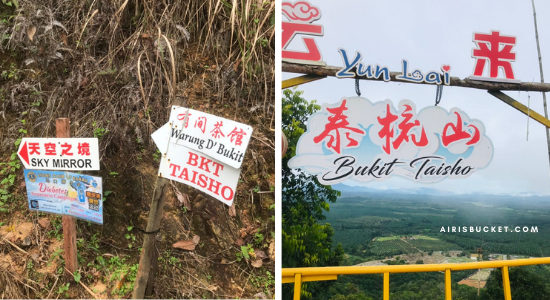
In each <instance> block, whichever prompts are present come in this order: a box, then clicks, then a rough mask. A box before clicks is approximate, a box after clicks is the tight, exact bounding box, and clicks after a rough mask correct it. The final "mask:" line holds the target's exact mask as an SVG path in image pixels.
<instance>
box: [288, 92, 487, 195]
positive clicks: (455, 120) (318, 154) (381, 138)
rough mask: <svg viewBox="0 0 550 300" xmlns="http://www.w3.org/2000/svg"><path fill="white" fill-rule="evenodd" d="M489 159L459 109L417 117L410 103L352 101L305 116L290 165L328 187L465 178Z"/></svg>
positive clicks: (480, 132)
mask: <svg viewBox="0 0 550 300" xmlns="http://www.w3.org/2000/svg"><path fill="white" fill-rule="evenodd" d="M492 157H493V144H492V143H491V140H490V139H489V138H488V137H487V136H486V134H485V127H484V126H483V123H481V121H479V120H476V119H470V118H469V117H468V115H466V113H465V112H463V111H461V110H460V109H458V108H453V109H451V110H450V111H447V110H446V109H444V108H441V107H436V106H431V107H426V108H424V109H422V110H420V111H419V112H418V113H417V111H416V106H415V104H414V103H413V102H412V101H410V100H402V101H401V102H399V105H398V108H397V109H396V108H394V107H393V103H392V102H391V101H390V100H386V101H382V102H376V103H371V102H370V101H369V100H367V99H365V98H360V97H351V98H346V99H343V100H342V101H340V102H339V103H338V104H332V105H330V106H329V105H324V106H323V108H322V109H321V111H320V112H319V113H316V114H314V115H312V116H311V117H310V118H309V121H308V130H307V132H306V133H305V134H303V135H302V137H301V138H300V140H299V141H298V146H297V149H296V156H295V157H293V158H292V159H291V160H290V161H289V166H290V167H292V168H301V169H303V170H305V171H306V172H308V173H310V174H315V175H317V178H318V179H319V182H321V183H322V184H326V185H331V184H336V183H340V182H343V181H346V180H353V181H355V182H359V183H366V182H369V181H372V180H376V181H381V180H385V179H387V178H390V177H392V176H400V177H404V178H407V179H410V180H413V181H416V182H422V183H434V182H438V181H441V180H443V179H445V178H451V179H458V178H466V177H469V176H470V175H472V174H473V173H474V172H476V171H477V170H479V169H482V168H485V167H486V166H487V165H488V164H489V163H490V162H491V159H492Z"/></svg>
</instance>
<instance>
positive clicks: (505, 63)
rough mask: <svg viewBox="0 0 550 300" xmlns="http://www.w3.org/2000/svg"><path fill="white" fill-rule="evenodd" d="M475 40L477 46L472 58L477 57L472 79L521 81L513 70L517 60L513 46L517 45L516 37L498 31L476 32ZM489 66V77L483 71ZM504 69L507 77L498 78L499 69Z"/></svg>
mask: <svg viewBox="0 0 550 300" xmlns="http://www.w3.org/2000/svg"><path fill="white" fill-rule="evenodd" d="M473 41H474V42H475V43H476V46H477V48H475V49H472V58H475V59H476V61H475V67H474V75H472V76H470V77H469V78H470V79H475V80H485V81H500V82H509V83H519V82H521V81H520V80H519V79H515V77H514V71H513V70H512V62H513V61H515V60H516V53H515V52H512V48H513V47H514V46H515V45H516V37H514V36H505V35H500V32H498V31H491V33H490V34H484V33H474V37H473ZM486 66H487V69H488V72H487V73H489V77H484V76H483V72H484V70H485V67H486ZM499 69H502V71H503V73H504V77H505V78H498V71H499Z"/></svg>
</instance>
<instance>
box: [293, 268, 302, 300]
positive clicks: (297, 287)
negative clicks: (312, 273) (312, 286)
mask: <svg viewBox="0 0 550 300" xmlns="http://www.w3.org/2000/svg"><path fill="white" fill-rule="evenodd" d="M301 293H302V274H299V273H298V274H296V275H294V300H300V294H301Z"/></svg>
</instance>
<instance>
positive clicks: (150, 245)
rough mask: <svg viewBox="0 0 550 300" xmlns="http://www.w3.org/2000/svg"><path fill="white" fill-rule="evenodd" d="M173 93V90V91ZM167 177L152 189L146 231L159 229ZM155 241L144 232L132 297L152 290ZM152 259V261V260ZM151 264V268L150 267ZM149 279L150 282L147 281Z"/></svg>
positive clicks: (175, 102) (181, 102)
mask: <svg viewBox="0 0 550 300" xmlns="http://www.w3.org/2000/svg"><path fill="white" fill-rule="evenodd" d="M174 95H175V91H174ZM172 103H173V104H174V105H178V106H184V102H183V99H181V98H175V99H174V100H173V101H172ZM167 183H168V179H165V178H162V177H160V176H159V177H157V182H156V183H155V190H154V191H153V199H152V201H151V209H150V210H149V219H147V229H145V231H147V232H154V231H157V230H159V229H160V221H161V219H162V214H163V210H164V192H165V190H166V184H167ZM155 243H156V234H155V233H153V234H147V233H146V234H145V235H144V237H143V247H142V250H141V255H140V257H139V268H138V272H137V275H136V281H135V282H134V291H133V292H132V298H133V299H143V298H144V296H145V289H146V288H147V286H149V288H148V290H149V291H151V292H152V290H153V284H154V279H155V278H154V273H155V271H156V263H157V260H158V255H154V251H156V250H155V249H156V248H155ZM153 260H154V262H152V261H153ZM152 266H153V268H152ZM149 281H151V282H150V283H148V282H149Z"/></svg>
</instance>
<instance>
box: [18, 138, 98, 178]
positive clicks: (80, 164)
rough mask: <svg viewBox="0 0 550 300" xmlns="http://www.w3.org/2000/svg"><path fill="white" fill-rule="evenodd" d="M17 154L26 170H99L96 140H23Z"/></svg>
mask: <svg viewBox="0 0 550 300" xmlns="http://www.w3.org/2000/svg"><path fill="white" fill-rule="evenodd" d="M17 154H18V155H19V158H20V159H21V162H23V165H24V166H25V168H26V169H33V170H75V171H76V170H99V150H98V144H97V138H23V139H22V140H21V144H20V145H19V150H18V151H17Z"/></svg>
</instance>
